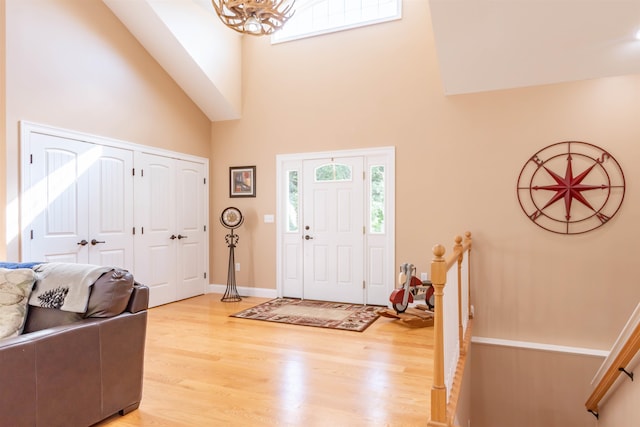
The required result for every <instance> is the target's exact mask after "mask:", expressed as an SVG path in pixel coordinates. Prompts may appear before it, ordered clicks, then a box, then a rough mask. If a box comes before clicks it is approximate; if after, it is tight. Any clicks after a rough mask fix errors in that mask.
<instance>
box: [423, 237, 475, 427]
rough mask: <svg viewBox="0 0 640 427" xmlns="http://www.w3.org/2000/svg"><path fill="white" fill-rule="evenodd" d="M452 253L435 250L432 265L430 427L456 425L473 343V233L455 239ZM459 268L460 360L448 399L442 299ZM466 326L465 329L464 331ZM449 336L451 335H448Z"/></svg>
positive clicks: (441, 249)
mask: <svg viewBox="0 0 640 427" xmlns="http://www.w3.org/2000/svg"><path fill="white" fill-rule="evenodd" d="M454 240H455V245H454V247H453V253H452V254H451V255H449V256H448V257H447V258H445V257H444V254H445V248H444V246H442V245H439V244H438V245H435V246H434V247H433V255H434V258H433V261H432V262H431V283H432V285H433V287H434V306H435V308H434V324H433V328H434V330H433V336H434V357H433V385H432V387H431V416H430V419H429V422H428V424H427V425H428V426H430V427H451V426H452V425H453V423H454V419H455V414H456V406H457V401H458V396H459V393H460V385H461V383H462V375H463V372H464V362H465V360H466V353H467V349H468V346H469V343H470V341H471V317H472V316H471V314H472V311H471V290H470V289H471V281H470V276H471V268H470V262H469V261H470V255H471V233H469V232H467V233H465V238H464V240H463V239H462V237H460V236H456V237H455V239H454ZM465 253H466V254H467V257H468V258H467V261H468V266H469V267H468V270H467V273H468V274H467V278H466V283H467V289H466V294H467V307H465V309H466V310H463V303H462V294H463V292H464V291H465V289H464V286H463V282H464V280H463V277H462V276H463V275H462V263H463V260H464V257H465ZM454 264H457V281H458V283H457V285H458V304H457V310H458V313H457V318H458V331H457V334H458V341H459V346H460V357H459V358H458V361H457V366H456V373H455V376H454V379H453V385H452V386H451V391H452V393H451V395H447V387H446V385H445V380H444V374H445V372H444V370H445V363H444V334H445V330H444V322H443V310H444V305H443V296H444V288H445V285H446V282H447V272H448V271H449V270H450V269H451V268H452V267H453V265H454ZM465 312H466V313H468V314H467V316H468V318H469V322H464V320H465V319H463V313H465ZM465 323H466V328H465ZM449 333H451V332H450V331H449Z"/></svg>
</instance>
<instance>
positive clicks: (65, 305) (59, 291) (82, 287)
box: [29, 262, 113, 313]
mask: <svg viewBox="0 0 640 427" xmlns="http://www.w3.org/2000/svg"><path fill="white" fill-rule="evenodd" d="M33 270H34V271H35V272H36V274H37V281H36V284H35V287H34V289H33V292H32V293H31V296H30V298H29V305H33V306H37V307H47V308H57V309H60V310H64V311H72V312H75V313H84V312H85V311H87V304H88V303H89V295H90V293H91V285H93V283H94V282H95V281H96V280H97V279H98V278H99V277H100V276H101V275H102V274H103V273H106V272H107V271H111V270H113V267H100V266H97V265H90V264H71V263H64V262H51V263H46V264H40V265H38V266H35V267H34V268H33Z"/></svg>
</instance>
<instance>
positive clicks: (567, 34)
mask: <svg viewBox="0 0 640 427" xmlns="http://www.w3.org/2000/svg"><path fill="white" fill-rule="evenodd" d="M103 1H104V3H105V4H106V5H107V6H108V7H109V8H110V9H111V10H112V11H113V12H114V14H115V15H116V16H117V17H118V18H119V19H120V20H121V21H122V22H123V24H124V25H125V26H126V27H127V28H128V29H129V31H130V32H131V33H132V34H133V35H134V36H135V37H136V38H137V39H138V40H139V41H140V43H141V44H142V45H143V46H144V47H145V48H146V49H147V50H148V51H149V53H150V54H151V55H152V56H154V58H155V59H156V60H157V61H158V63H159V64H160V65H161V66H162V67H163V68H164V69H165V70H166V71H167V72H168V73H169V74H170V75H171V76H172V77H173V79H174V80H175V81H176V82H177V83H178V84H179V85H180V86H181V87H182V88H183V90H184V91H185V93H187V95H188V96H190V97H191V98H192V99H193V101H194V102H195V103H196V104H197V105H198V106H199V107H200V109H201V110H202V111H203V112H204V113H205V114H206V115H207V117H208V118H209V119H210V120H211V121H219V120H230V119H237V118H240V116H241V101H240V100H241V96H240V95H241V87H240V83H241V82H240V75H241V67H242V64H241V62H240V61H241V59H240V58H241V55H240V50H241V40H240V37H242V36H240V35H238V34H237V33H235V32H234V31H232V30H230V29H228V28H226V27H224V25H222V24H221V23H220V22H219V20H218V18H217V16H215V12H214V10H213V7H212V5H211V3H210V1H209V0H136V1H130V0H103ZM409 1H427V0H405V2H409ZM429 6H430V11H431V20H432V23H431V24H432V28H433V32H434V37H435V42H436V50H437V55H438V62H439V66H440V70H441V76H442V82H443V92H444V93H445V94H447V95H455V94H465V93H473V92H482V91H491V90H500V89H507V88H516V87H523V86H534V85H543V84H550V83H560V82H568V81H575V80H584V79H593V78H600V77H609V76H617V75H626V74H638V73H640V40H637V39H636V38H635V34H636V33H637V32H638V30H640V1H638V0H429Z"/></svg>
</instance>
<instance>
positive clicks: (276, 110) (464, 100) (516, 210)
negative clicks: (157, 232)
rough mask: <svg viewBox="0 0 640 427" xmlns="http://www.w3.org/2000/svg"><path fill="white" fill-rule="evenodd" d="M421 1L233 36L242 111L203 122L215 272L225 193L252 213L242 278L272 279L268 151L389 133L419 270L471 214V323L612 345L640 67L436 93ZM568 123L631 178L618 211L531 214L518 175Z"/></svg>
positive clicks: (321, 146) (639, 208) (493, 333)
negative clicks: (594, 220)
mask: <svg viewBox="0 0 640 427" xmlns="http://www.w3.org/2000/svg"><path fill="white" fill-rule="evenodd" d="M426 3H427V2H417V1H406V2H405V4H404V18H403V19H402V20H401V21H395V22H391V23H387V24H382V25H377V26H371V27H368V28H364V29H359V30H358V31H346V32H342V33H336V34H332V35H327V36H321V37H315V38H311V39H305V40H300V41H295V42H290V43H285V44H278V45H270V43H269V40H268V39H266V38H249V37H247V38H245V39H244V57H243V61H244V68H243V69H244V76H243V79H244V80H243V93H244V95H243V96H244V99H243V102H244V115H243V118H242V119H241V120H238V121H230V122H220V123H215V124H214V125H213V138H214V146H213V152H212V158H213V169H214V171H213V182H214V188H213V189H212V197H211V200H212V221H211V223H212V224H213V225H214V227H213V230H214V237H213V240H212V251H213V257H212V260H211V261H212V266H213V269H212V270H213V280H212V281H213V282H214V283H225V281H226V262H227V259H226V246H225V245H224V238H223V236H224V230H223V229H222V228H221V227H220V226H217V224H215V223H216V221H215V220H214V219H216V218H217V215H218V214H219V211H221V210H222V208H224V207H225V206H227V205H229V204H235V205H237V206H238V207H239V208H241V209H243V210H244V211H245V212H247V214H248V218H247V222H246V223H245V225H244V226H243V228H242V229H241V230H240V231H239V233H240V235H241V237H240V238H241V241H240V244H239V247H238V249H237V252H236V257H237V259H238V261H239V262H241V263H249V266H248V268H246V269H243V271H241V272H240V274H239V275H238V276H237V280H238V284H239V285H241V286H256V287H271V288H274V287H275V253H274V247H275V226H274V225H273V224H264V223H263V222H262V215H263V214H265V213H274V212H275V208H276V206H275V188H274V187H275V186H274V183H275V156H276V155H277V154H282V153H294V152H305V151H324V150H337V149H348V148H361V147H375V146H387V145H394V146H396V149H397V152H396V155H397V165H396V168H397V188H396V191H397V198H396V206H397V208H396V218H397V224H396V225H397V229H396V235H397V241H396V245H397V252H396V263H400V262H413V263H414V264H417V265H418V269H419V271H427V267H428V262H429V260H430V259H431V257H432V255H431V251H430V248H431V247H432V245H433V244H435V243H436V242H442V243H444V244H446V246H447V247H448V248H451V246H452V244H453V236H454V235H455V234H458V233H461V232H463V231H465V230H470V231H472V232H473V237H474V238H475V246H474V253H473V264H474V267H475V270H474V279H475V284H476V286H477V287H476V290H475V292H474V294H475V295H474V296H475V301H476V310H477V314H478V316H477V321H476V325H475V330H474V333H475V334H476V335H479V336H489V337H497V338H503V339H517V340H529V341H537V342H546V343H549V344H563V345H572V346H582V347H594V348H601V349H608V347H609V346H610V345H611V344H612V342H613V340H614V339H615V337H616V336H617V333H618V332H619V330H620V329H621V328H622V326H623V325H624V323H625V321H626V319H627V317H628V316H629V315H630V313H631V311H632V310H633V308H634V306H635V303H636V302H637V301H638V299H639V298H640V288H639V287H638V286H636V284H635V283H634V281H633V280H631V277H632V276H631V274H632V265H633V263H634V258H635V254H634V251H632V250H631V244H632V242H633V241H634V237H638V233H639V231H638V228H637V227H636V225H635V223H636V222H637V219H638V218H639V217H640V204H639V203H638V193H637V192H634V191H633V188H634V187H633V186H634V182H637V181H638V179H639V178H640V171H639V170H638V169H637V168H634V167H633V166H634V162H635V160H636V159H638V156H639V155H640V148H639V146H638V144H637V143H636V142H637V140H638V139H639V138H640V127H638V126H637V124H636V121H637V120H636V117H637V111H638V110H639V108H640V98H639V97H637V96H636V94H637V93H638V91H639V90H640V76H629V77H616V78H609V79H601V80H594V81H584V82H577V83H568V84H560V85H549V86H541V87H534V88H524V89H518V90H508V91H499V92H491V93H481V94H473V95H463V96H454V97H446V96H444V95H443V94H442V88H441V84H440V79H439V74H438V68H437V58H436V52H435V48H434V43H433V39H432V35H431V32H430V28H429V26H428V25H425V23H427V22H429V13H428V7H427V4H426ZM569 139H572V140H581V141H586V142H591V143H593V144H597V145H600V146H602V147H605V148H606V149H607V150H609V151H610V152H611V153H613V154H614V156H615V157H616V158H617V159H618V161H619V162H620V163H621V165H622V167H623V168H624V171H625V174H626V179H627V182H628V183H629V191H627V195H626V198H625V201H624V204H623V207H622V209H621V211H620V212H619V213H618V215H617V216H616V217H615V218H614V219H613V220H612V221H611V222H609V223H608V224H606V226H604V227H602V228H600V229H598V230H596V231H593V232H590V233H587V234H584V235H578V236H565V235H556V234H553V233H550V232H547V231H544V230H542V229H541V228H539V227H537V226H535V225H534V224H533V223H531V221H529V219H527V217H526V216H525V215H524V214H523V212H522V211H521V209H520V206H519V204H518V200H517V197H516V191H515V186H516V181H517V179H518V174H519V173H520V170H521V168H522V166H523V165H524V163H525V162H526V161H527V159H528V158H529V157H530V156H531V155H533V153H535V152H536V151H538V150H539V149H541V148H543V147H545V146H547V145H549V144H552V143H555V142H559V141H564V140H569ZM254 164H255V165H257V167H258V172H257V176H258V187H257V190H258V196H257V198H255V199H229V197H228V191H227V182H228V177H227V174H228V170H227V168H228V167H229V166H234V165H254ZM256 242H260V243H259V244H251V243H256ZM252 275H253V276H252ZM605 293H607V294H608V297H607V302H605V300H604V299H603V295H604V294H605ZM610 301H616V303H615V304H613V305H612V304H611V303H610Z"/></svg>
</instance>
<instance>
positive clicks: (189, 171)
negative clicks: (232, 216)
mask: <svg viewBox="0 0 640 427" xmlns="http://www.w3.org/2000/svg"><path fill="white" fill-rule="evenodd" d="M204 178H205V177H204V165H203V164H202V163H194V162H189V161H184V160H178V161H177V173H176V181H177V186H178V188H177V190H178V192H177V201H178V202H177V206H176V208H177V209H176V215H177V217H176V220H177V229H178V234H179V236H182V237H181V238H180V239H178V248H177V263H178V266H179V270H178V278H177V280H178V299H183V298H189V297H192V296H196V295H202V294H203V293H204V291H205V278H204V271H205V267H204V266H205V259H204V253H205V251H204V248H205V246H204V245H205V236H206V235H207V233H206V231H205V230H204V225H205V220H204V212H205V209H204V191H205V189H206V185H205V182H204Z"/></svg>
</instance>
